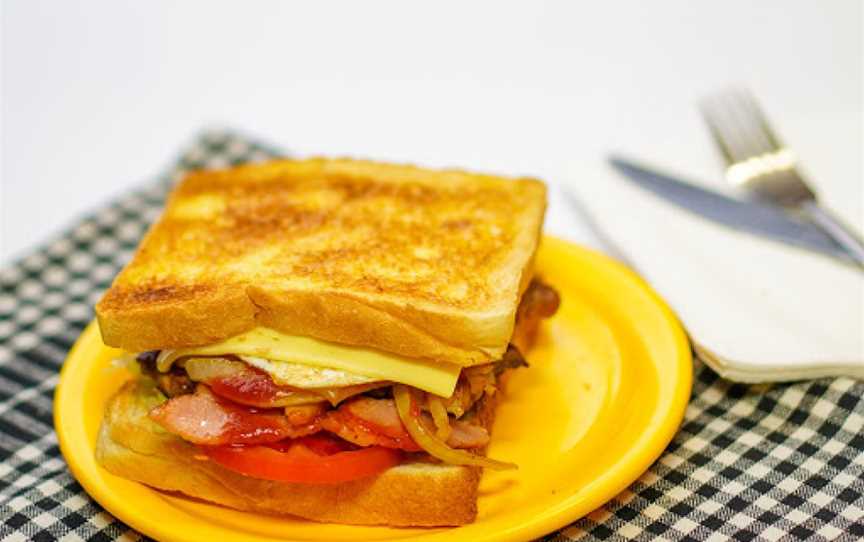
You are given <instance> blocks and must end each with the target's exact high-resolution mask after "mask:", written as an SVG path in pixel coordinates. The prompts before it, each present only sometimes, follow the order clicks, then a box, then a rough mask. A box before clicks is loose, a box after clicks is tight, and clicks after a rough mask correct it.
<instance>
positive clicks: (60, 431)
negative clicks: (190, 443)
mask: <svg viewBox="0 0 864 542" xmlns="http://www.w3.org/2000/svg"><path fill="white" fill-rule="evenodd" d="M543 244H547V245H558V247H557V248H558V249H564V250H568V251H576V252H578V253H581V255H582V256H583V257H584V256H588V257H589V258H590V259H592V260H593V261H594V262H596V263H599V264H600V266H601V267H606V268H608V269H609V270H614V272H616V273H619V274H621V275H622V276H623V277H625V278H626V279H627V280H628V281H630V282H632V283H633V284H635V285H636V286H638V289H639V290H640V291H642V292H643V293H645V294H647V296H648V298H649V299H650V301H651V302H652V304H653V305H654V306H655V307H656V308H657V309H659V314H660V315H661V316H662V317H663V320H664V325H665V327H668V328H669V330H670V331H671V332H672V339H673V342H674V346H675V352H676V354H677V356H676V359H675V360H674V364H672V365H674V368H673V369H670V374H674V375H676V376H677V379H678V385H677V386H676V387H675V388H674V390H673V393H674V396H673V397H672V398H671V400H669V401H668V408H667V409H666V413H665V414H664V415H663V417H662V420H661V422H660V424H659V426H658V427H656V428H655V429H654V431H653V432H651V433H650V435H649V436H648V438H647V439H646V441H645V443H644V444H643V446H642V448H641V449H637V451H638V452H640V453H638V454H635V457H634V458H632V459H631V460H630V461H629V462H628V463H626V464H625V467H627V468H626V469H623V470H625V471H626V472H624V473H623V474H622V473H620V472H619V473H618V475H617V476H614V477H612V478H610V479H604V480H603V481H602V482H603V483H602V484H601V485H600V487H598V488H597V489H596V490H594V492H593V493H592V497H591V498H587V499H584V500H583V502H582V506H578V507H577V506H576V505H575V504H574V503H573V502H571V501H572V499H573V498H574V496H570V497H568V498H567V499H565V500H563V501H561V502H560V503H558V504H557V505H556V506H555V507H553V508H552V509H550V510H549V511H548V513H543V514H540V515H539V516H537V517H535V518H534V519H533V520H532V521H530V522H528V523H527V524H522V525H517V526H514V527H512V528H510V529H508V530H506V531H505V532H499V533H498V535H495V534H492V533H490V534H489V535H484V536H483V537H482V540H502V541H509V540H525V539H533V538H536V537H539V536H543V535H545V534H548V533H550V532H553V531H555V530H558V529H560V528H562V527H564V526H566V525H568V524H570V523H572V522H574V521H576V520H578V519H579V518H582V517H584V516H585V515H587V514H588V513H590V512H591V511H593V510H595V509H597V508H599V507H600V506H602V505H603V504H605V503H606V502H608V501H609V500H611V499H612V498H614V497H615V496H616V495H618V494H619V493H620V492H621V491H623V490H624V489H626V488H627V487H629V486H630V485H631V484H633V482H635V481H636V480H638V479H639V477H640V476H641V475H642V474H644V473H645V472H646V471H647V470H648V469H649V468H650V467H651V465H653V464H654V462H655V461H656V460H657V459H658V458H659V457H660V456H661V455H662V453H663V451H664V450H665V449H666V447H667V446H668V444H669V443H670V442H671V441H672V439H673V438H674V436H675V434H676V433H677V431H678V429H679V427H680V425H681V423H682V421H683V418H684V414H685V411H686V408H687V405H688V403H689V399H690V394H691V390H692V379H693V367H692V351H691V346H690V341H689V338H688V337H687V334H686V332H685V330H684V328H683V325H682V324H681V322H680V320H679V319H678V317H677V316H676V315H675V313H674V312H673V311H672V309H671V308H670V307H669V306H668V305H667V304H666V302H665V301H664V300H663V299H662V297H660V295H659V294H658V293H657V292H656V291H655V290H654V289H653V288H652V287H651V286H650V285H649V284H648V283H647V282H646V281H645V280H644V279H643V278H642V277H640V276H639V275H638V274H636V273H635V272H634V271H633V270H632V269H630V268H629V267H627V266H626V265H624V264H622V263H621V262H619V261H617V260H614V259H613V258H611V257H609V256H607V255H605V254H603V253H601V252H599V251H597V250H594V249H592V248H589V247H585V246H582V245H579V244H576V243H573V242H570V241H567V240H564V239H561V238H557V237H553V236H548V235H546V236H544V237H543ZM97 326H98V325H97V321H96V319H95V318H94V319H93V320H92V321H91V322H89V323H88V325H87V326H86V327H85V328H84V330H83V331H82V332H81V334H80V335H79V336H78V338H77V339H76V341H75V344H74V345H73V346H72V348H71V349H70V350H69V352H68V354H67V356H66V358H65V359H64V361H63V365H62V367H61V370H60V375H59V378H58V383H57V387H56V389H55V392H54V401H53V410H54V412H53V421H54V430H55V433H56V435H57V438H58V444H59V447H60V451H61V453H62V455H63V458H64V460H65V462H66V464H67V466H68V468H69V470H70V471H71V473H72V475H73V476H74V477H75V479H76V480H77V481H78V482H79V483H80V484H81V486H82V487H83V488H84V489H85V491H86V492H87V493H88V494H89V495H90V496H91V497H92V498H93V499H94V500H95V501H96V502H97V503H99V505H100V506H102V507H103V508H104V509H105V510H106V511H107V512H108V513H109V514H111V515H113V516H115V517H117V518H118V519H120V520H121V521H123V522H124V523H126V524H127V525H129V526H130V527H132V528H134V529H136V530H138V531H139V532H141V533H144V534H147V535H150V536H154V535H155V536H159V535H161V534H162V533H157V532H154V531H153V529H152V528H151V527H152V526H151V525H150V524H149V523H145V522H143V520H142V521H139V519H138V516H137V515H135V514H131V513H127V509H125V508H120V509H119V510H115V509H112V508H114V507H113V506H112V508H109V507H108V506H106V505H105V504H103V500H107V501H109V502H111V498H110V495H103V492H102V491H101V489H100V488H99V487H98V484H95V483H92V482H91V480H90V479H89V477H88V476H86V473H85V472H84V469H85V466H84V465H83V464H82V462H81V461H79V460H78V459H77V458H75V457H74V455H72V457H71V459H70V453H69V450H70V448H71V446H72V444H71V443H70V440H71V439H72V438H73V437H72V436H71V435H70V429H68V428H67V427H66V426H65V425H64V424H63V423H61V422H62V419H63V416H64V414H63V413H62V409H61V405H63V404H65V403H66V402H67V401H68V399H67V393H66V389H67V386H64V383H65V382H66V381H67V380H68V378H66V375H67V373H68V371H67V367H69V363H68V362H69V360H72V359H76V357H77V356H80V354H78V351H79V350H82V349H84V348H85V344H86V343H88V342H90V341H92V340H94V339H97V338H98V337H99V331H98V327H97ZM100 341H101V339H100ZM97 467H98V465H97ZM151 490H152V489H151ZM152 491H156V490H152ZM586 503H587V504H586ZM112 504H113V503H112ZM588 505H590V507H589V506H588ZM585 508H587V509H588V511H587V512H586V511H584V510H583V509H585ZM457 529H458V528H457ZM448 533H453V530H452V529H447V530H444V531H441V530H435V531H430V532H428V533H419V534H415V533H410V534H409V533H406V534H408V537H404V538H402V537H400V538H398V539H396V540H409V539H410V540H420V539H423V540H426V539H430V538H436V537H439V536H440V535H441V534H445V535H446V534H448Z"/></svg>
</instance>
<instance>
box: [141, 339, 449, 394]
mask: <svg viewBox="0 0 864 542" xmlns="http://www.w3.org/2000/svg"><path fill="white" fill-rule="evenodd" d="M228 354H234V355H236V356H250V357H256V358H264V359H266V360H269V361H270V362H272V363H274V364H279V363H280V362H282V363H291V364H301V365H307V366H310V367H317V368H322V369H336V370H339V371H344V372H346V373H353V374H355V375H358V376H360V377H366V378H368V379H373V380H389V381H392V382H399V383H401V384H406V385H408V386H413V387H415V388H419V389H421V390H424V391H428V392H430V393H434V394H435V395H440V396H441V397H450V396H451V395H452V394H453V390H454V389H455V388H456V381H457V380H458V379H459V373H460V371H461V370H462V368H461V367H460V366H459V365H456V364H453V363H439V362H433V361H427V360H422V359H413V358H406V357H402V356H399V355H396V354H391V353H389V352H383V351H381V350H374V349H371V348H363V347H358V346H349V345H345V344H339V343H332V342H327V341H320V340H318V339H313V338H311V337H302V336H299V335H286V334H284V333H280V332H278V331H275V330H273V329H269V328H264V327H257V328H255V329H252V330H250V331H247V332H246V333H243V334H241V335H237V336H235V337H231V338H230V339H227V340H225V341H222V342H221V343H217V344H211V345H207V346H198V347H192V348H183V349H180V350H173V351H171V352H165V351H163V354H162V355H160V356H159V361H158V365H159V370H160V371H166V370H168V368H169V367H170V366H171V364H172V363H173V362H174V360H176V359H178V358H181V357H184V356H213V355H228ZM256 365H257V364H256ZM259 368H261V369H262V370H264V371H266V372H268V373H271V372H272V374H271V376H273V377H275V378H274V380H278V379H279V376H280V373H284V371H282V370H280V369H279V368H278V367H275V366H274V367H272V368H269V369H270V370H268V367H267V366H266V365H265V364H261V365H260V366H259ZM310 384H313V385H309V386H308V387H321V386H319V385H314V384H316V383H310Z"/></svg>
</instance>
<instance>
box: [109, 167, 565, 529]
mask: <svg viewBox="0 0 864 542" xmlns="http://www.w3.org/2000/svg"><path fill="white" fill-rule="evenodd" d="M545 207H546V189H545V186H544V185H543V183H541V182H540V181H537V180H534V179H528V178H514V179H510V178H501V177H496V176H491V175H480V174H474V173H466V172H461V171H452V170H442V171H436V170H429V169H423V168H417V167H412V166H403V165H391V164H382V163H376V162H367V161H357V160H343V159H339V160H331V159H308V160H279V161H273V162H268V163H263V164H256V165H246V166H240V167H236V168H232V169H227V170H209V171H199V172H193V173H191V174H189V175H188V176H187V177H185V178H184V179H183V180H182V181H181V182H180V183H179V184H178V185H177V187H176V188H175V189H174V190H173V192H172V193H171V195H170V197H169V199H168V201H167V204H166V207H165V210H164V212H163V214H162V216H161V217H160V218H159V219H158V220H157V222H156V223H155V224H154V225H153V226H152V227H151V228H150V230H149V231H148V232H147V234H146V235H145V237H144V239H143V240H142V241H141V244H140V246H139V248H138V250H137V252H136V253H135V255H134V257H133V258H132V260H131V262H130V263H129V264H128V265H127V266H126V267H125V268H124V269H123V271H122V272H121V273H120V274H119V275H118V276H117V277H116V279H115V280H114V282H113V284H112V285H111V287H110V288H109V289H108V291H107V292H106V293H105V295H104V296H103V298H102V299H101V300H100V301H99V303H98V304H97V305H96V315H97V320H98V323H99V328H100V331H101V334H102V339H103V341H104V343H105V344H106V345H109V346H112V347H116V348H118V349H121V350H122V351H123V352H124V353H123V354H122V359H125V360H127V361H128V362H129V363H128V364H129V367H130V368H132V369H133V374H134V375H135V376H134V378H132V379H131V380H130V381H129V382H128V383H126V384H125V385H124V387H123V388H122V389H120V390H119V391H118V392H117V394H116V395H115V396H113V398H111V399H110V401H109V403H108V405H107V408H106V412H105V416H104V419H103V422H102V425H101V428H100V431H99V435H98V441H97V445H96V457H97V460H98V462H99V463H100V464H101V465H102V466H103V467H104V468H105V469H107V470H108V471H110V472H111V473H113V474H116V475H118V476H121V477H124V478H128V479H131V480H135V481H138V482H141V483H143V484H146V485H148V486H152V487H154V488H157V489H160V490H165V491H170V492H179V493H182V494H185V495H188V496H191V497H193V498H196V499H201V500H205V501H209V502H213V503H217V504H220V505H223V506H226V507H230V508H234V509H238V510H244V511H252V512H258V513H267V514H284V515H293V516H299V517H302V518H307V519H311V520H317V521H322V522H333V523H346V524H364V525H390V526H449V525H461V524H465V523H470V522H472V521H474V519H475V518H476V514H477V488H478V483H479V480H480V477H481V474H482V472H483V469H484V468H485V469H510V468H516V467H517V466H516V465H514V464H512V463H510V462H508V461H507V458H499V457H488V456H487V455H486V448H487V446H488V444H489V442H490V439H491V438H492V437H491V435H490V431H491V426H492V420H493V418H494V414H495V408H496V404H497V403H498V401H499V399H500V398H501V396H502V394H503V387H504V384H505V382H506V381H507V379H508V377H509V375H510V374H511V373H512V372H513V371H515V370H530V368H526V366H527V363H526V361H525V358H524V355H525V354H526V353H527V352H528V350H529V349H530V348H531V345H532V343H533V342H534V340H535V337H536V336H537V333H538V328H539V326H540V322H541V321H542V320H543V319H544V318H548V317H550V316H552V315H553V314H554V313H555V311H556V310H557V307H558V303H559V299H558V294H557V293H556V292H555V290H554V289H553V288H552V287H551V286H550V285H547V284H545V283H543V282H542V280H541V278H540V277H537V276H535V273H534V266H533V262H534V256H535V252H536V250H537V246H538V242H539V239H540V235H541V229H542V223H543V216H544V212H545Z"/></svg>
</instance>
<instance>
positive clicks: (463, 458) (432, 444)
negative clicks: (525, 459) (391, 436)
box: [393, 384, 518, 470]
mask: <svg viewBox="0 0 864 542" xmlns="http://www.w3.org/2000/svg"><path fill="white" fill-rule="evenodd" d="M393 398H394V399H395V400H396V410H397V411H399V418H401V420H402V424H403V425H404V426H405V429H406V430H407V431H408V434H409V435H411V438H412V439H414V442H416V443H417V445H418V446H420V447H421V448H423V450H424V451H426V452H427V453H428V454H429V455H431V456H432V457H436V458H438V459H440V460H441V461H443V462H445V463H450V464H451V465H474V466H477V467H486V468H489V469H495V470H507V469H515V468H518V467H517V466H516V465H515V464H514V463H505V462H503V461H496V460H494V459H490V458H488V457H483V456H479V455H474V454H472V453H470V452H466V451H465V450H456V449H454V448H451V447H450V446H447V444H446V443H444V442H442V441H441V439H439V438H438V437H436V436H435V435H433V434H432V433H431V431H429V429H428V428H426V426H424V425H423V424H422V423H421V422H420V409H419V407H418V406H417V400H416V398H415V397H414V395H413V393H412V391H411V389H410V388H409V387H408V386H406V385H404V384H395V385H394V386H393Z"/></svg>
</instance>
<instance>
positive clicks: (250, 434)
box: [136, 279, 559, 483]
mask: <svg viewBox="0 0 864 542" xmlns="http://www.w3.org/2000/svg"><path fill="white" fill-rule="evenodd" d="M558 304H559V299H558V294H557V293H556V292H555V290H553V289H552V288H551V287H549V286H548V285H546V284H544V283H543V282H541V281H540V280H537V279H535V280H533V281H532V282H531V283H530V285H529V286H528V288H527V289H526V291H525V292H524V294H523V296H522V299H521V301H520V304H519V307H518V309H517V313H516V323H515V327H514V333H513V338H512V340H511V344H510V345H509V346H508V348H507V350H506V352H505V353H504V355H503V356H502V357H501V359H499V360H496V361H495V362H492V363H487V364H482V365H475V366H472V367H466V368H462V367H459V366H455V365H452V364H447V363H433V362H421V361H418V360H406V359H402V358H399V357H396V356H391V355H388V354H385V353H382V352H376V351H372V350H367V349H360V348H353V347H348V346H342V345H335V344H332V343H321V342H318V341H315V340H314V339H309V338H305V337H292V336H286V335H281V334H279V333H277V332H275V331H272V330H266V329H258V330H253V331H252V332H249V333H247V334H244V335H241V336H239V337H235V338H233V339H229V340H228V341H225V342H224V343H220V344H218V345H212V346H207V347H202V348H190V349H184V350H175V351H167V350H163V351H150V352H143V353H140V354H137V355H136V360H137V362H138V364H140V367H141V369H142V373H143V374H144V375H145V376H147V377H149V378H152V379H153V380H154V381H155V383H156V385H157V387H158V389H159V390H160V391H161V392H162V394H164V396H165V400H164V401H163V402H162V403H161V404H159V405H158V406H156V407H155V408H154V409H153V410H152V411H150V414H149V416H150V418H151V419H152V420H153V421H155V422H156V423H158V424H159V425H160V426H161V427H162V428H164V429H165V430H166V431H168V432H170V433H172V434H174V435H176V436H178V437H180V438H182V439H183V440H185V441H187V442H189V443H192V444H194V445H196V446H198V447H199V449H200V450H201V452H202V454H201V456H200V457H201V458H202V460H203V459H206V460H212V461H215V462H216V463H218V464H220V465H222V466H223V467H226V468H228V469H231V470H234V471H237V472H240V473H242V474H245V475H247V476H252V477H256V478H262V479H270V480H280V481H286V482H301V483H336V482H344V481H349V480H353V479H357V478H362V477H366V476H370V475H374V474H377V473H379V472H381V471H382V470H385V469H387V468H389V467H391V466H394V465H396V464H398V463H399V462H401V461H403V460H405V459H406V458H411V459H415V460H416V459H425V460H429V461H440V462H443V463H448V464H456V465H476V466H484V467H490V468H511V467H513V465H512V464H509V463H503V462H500V461H496V460H494V459H491V458H487V457H485V456H484V455H483V451H484V450H485V447H486V445H487V444H488V443H489V432H488V429H487V423H486V421H487V420H486V416H487V413H486V409H484V405H486V403H487V402H489V401H490V400H491V399H492V398H493V397H494V395H495V394H496V393H497V392H498V389H499V387H500V384H501V378H502V376H503V375H505V374H506V373H507V372H508V371H510V370H511V369H514V368H517V367H521V366H527V363H526V362H525V359H524V358H523V356H522V353H521V351H520V348H522V349H525V348H527V347H528V346H529V345H530V344H531V343H532V342H533V339H534V336H535V335H536V333H537V329H538V325H539V323H540V321H541V320H542V319H543V318H548V317H550V316H552V315H553V314H554V313H555V312H556V310H557V308H558ZM301 352H302V354H300V353H301Z"/></svg>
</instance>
